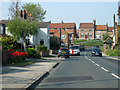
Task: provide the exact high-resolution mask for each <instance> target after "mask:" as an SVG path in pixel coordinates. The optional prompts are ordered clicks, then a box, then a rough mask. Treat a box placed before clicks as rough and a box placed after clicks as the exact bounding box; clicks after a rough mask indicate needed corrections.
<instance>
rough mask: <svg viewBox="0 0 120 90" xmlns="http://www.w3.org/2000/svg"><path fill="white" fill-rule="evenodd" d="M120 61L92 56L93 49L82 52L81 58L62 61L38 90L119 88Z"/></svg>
mask: <svg viewBox="0 0 120 90" xmlns="http://www.w3.org/2000/svg"><path fill="white" fill-rule="evenodd" d="M118 63H119V61H117V60H113V59H108V58H106V57H104V56H103V57H99V56H95V57H92V56H91V48H87V49H86V50H85V51H81V56H70V58H69V59H61V62H60V64H59V65H58V66H57V67H56V68H55V69H53V70H52V71H51V72H50V74H49V75H48V77H46V78H45V79H44V80H43V81H42V82H41V83H40V84H39V85H38V86H37V87H36V88H118V87H119V85H118V84H119V80H120V77H119V75H118V69H119V68H120V67H118Z"/></svg>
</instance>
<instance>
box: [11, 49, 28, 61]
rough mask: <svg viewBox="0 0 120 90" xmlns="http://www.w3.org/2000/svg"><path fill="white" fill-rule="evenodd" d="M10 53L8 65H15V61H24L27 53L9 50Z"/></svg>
mask: <svg viewBox="0 0 120 90" xmlns="http://www.w3.org/2000/svg"><path fill="white" fill-rule="evenodd" d="M9 51H10V52H11V54H10V55H11V57H10V59H9V63H15V62H17V61H20V60H25V58H26V57H27V55H28V53H26V52H19V51H15V52H14V51H13V50H9Z"/></svg>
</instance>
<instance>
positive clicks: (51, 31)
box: [50, 30, 58, 33]
mask: <svg viewBox="0 0 120 90" xmlns="http://www.w3.org/2000/svg"><path fill="white" fill-rule="evenodd" d="M56 31H58V30H50V33H55V32H56Z"/></svg>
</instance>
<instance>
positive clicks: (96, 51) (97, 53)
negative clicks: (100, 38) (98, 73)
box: [91, 48, 102, 57]
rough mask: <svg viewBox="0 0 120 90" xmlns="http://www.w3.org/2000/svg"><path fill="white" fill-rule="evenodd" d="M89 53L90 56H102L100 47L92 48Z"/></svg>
mask: <svg viewBox="0 0 120 90" xmlns="http://www.w3.org/2000/svg"><path fill="white" fill-rule="evenodd" d="M91 55H92V56H100V57H102V52H101V50H100V48H93V49H92V52H91Z"/></svg>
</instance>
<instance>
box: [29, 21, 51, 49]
mask: <svg viewBox="0 0 120 90" xmlns="http://www.w3.org/2000/svg"><path fill="white" fill-rule="evenodd" d="M49 30H50V27H49V22H43V23H41V24H40V29H39V30H38V34H37V36H36V35H34V36H31V37H29V43H30V44H33V45H39V44H40V42H43V44H44V45H45V46H47V50H50V33H49Z"/></svg>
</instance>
